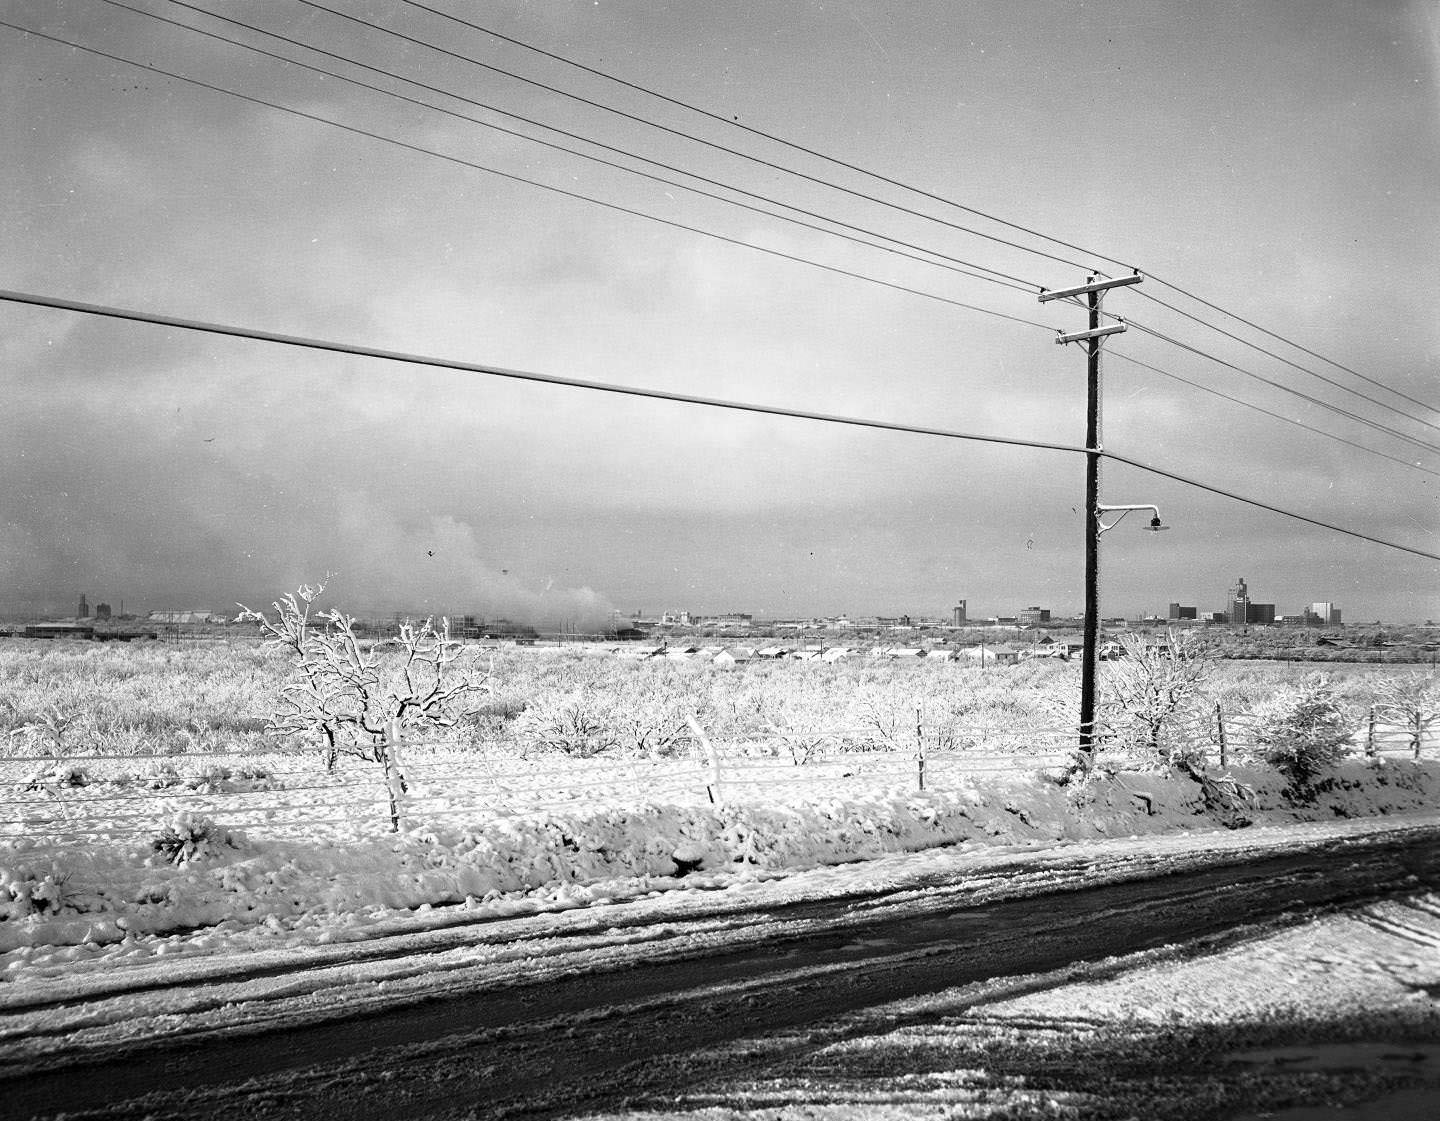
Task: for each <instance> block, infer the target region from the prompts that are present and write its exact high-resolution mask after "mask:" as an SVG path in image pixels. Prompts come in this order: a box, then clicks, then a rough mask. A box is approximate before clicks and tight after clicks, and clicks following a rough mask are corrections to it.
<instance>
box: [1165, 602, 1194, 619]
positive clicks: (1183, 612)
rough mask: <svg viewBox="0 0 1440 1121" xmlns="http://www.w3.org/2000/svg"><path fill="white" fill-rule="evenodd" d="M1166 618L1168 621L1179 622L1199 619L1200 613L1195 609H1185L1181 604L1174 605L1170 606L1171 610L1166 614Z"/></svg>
mask: <svg viewBox="0 0 1440 1121" xmlns="http://www.w3.org/2000/svg"><path fill="white" fill-rule="evenodd" d="M1165 617H1166V618H1167V619H1173V620H1174V621H1176V622H1179V621H1180V620H1182V619H1194V618H1197V617H1198V612H1197V611H1196V609H1195V608H1193V607H1185V606H1184V605H1182V604H1179V603H1172V604H1171V605H1170V610H1169V611H1167V612H1166V615H1165Z"/></svg>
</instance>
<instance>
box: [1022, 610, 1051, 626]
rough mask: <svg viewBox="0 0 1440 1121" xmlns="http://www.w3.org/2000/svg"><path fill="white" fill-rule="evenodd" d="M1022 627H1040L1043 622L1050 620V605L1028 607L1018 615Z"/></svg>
mask: <svg viewBox="0 0 1440 1121" xmlns="http://www.w3.org/2000/svg"><path fill="white" fill-rule="evenodd" d="M1017 618H1018V619H1019V620H1020V625H1021V626H1022V627H1038V626H1040V625H1041V624H1042V623H1048V622H1049V621H1050V609H1049V608H1048V607H1027V608H1026V609H1025V610H1024V611H1022V612H1020V614H1019V615H1018V616H1017Z"/></svg>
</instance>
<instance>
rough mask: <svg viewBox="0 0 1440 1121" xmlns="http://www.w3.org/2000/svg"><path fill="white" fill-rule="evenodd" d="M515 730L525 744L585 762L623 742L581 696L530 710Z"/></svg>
mask: <svg viewBox="0 0 1440 1121" xmlns="http://www.w3.org/2000/svg"><path fill="white" fill-rule="evenodd" d="M515 729H516V732H517V733H518V734H519V735H520V736H521V738H522V740H524V741H528V742H530V743H534V744H536V745H538V746H540V747H543V748H545V749H547V750H549V751H560V752H563V753H564V754H566V755H573V756H575V757H577V758H581V759H587V758H589V757H590V756H592V755H599V754H600V753H601V752H603V751H608V750H610V749H611V748H613V747H615V746H616V744H617V743H619V736H618V735H617V733H616V731H615V729H614V728H613V727H612V726H611V725H610V723H609V722H608V721H606V720H604V719H603V718H602V716H601V715H600V714H599V713H598V712H596V711H595V709H594V707H593V706H592V705H590V704H587V702H586V700H585V698H584V697H583V696H581V695H580V694H579V693H574V694H572V695H570V696H568V697H565V698H562V699H559V700H547V701H544V702H542V703H540V704H538V705H535V706H533V707H531V708H528V709H526V710H525V712H524V713H523V714H522V715H521V716H520V717H519V718H518V719H517V720H516V721H515Z"/></svg>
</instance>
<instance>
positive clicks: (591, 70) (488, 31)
mask: <svg viewBox="0 0 1440 1121" xmlns="http://www.w3.org/2000/svg"><path fill="white" fill-rule="evenodd" d="M400 2H401V3H402V4H407V5H408V6H410V7H412V8H418V9H420V10H421V11H424V12H429V13H430V14H431V15H435V16H439V17H440V18H441V19H446V20H449V21H451V22H452V23H457V24H460V25H461V26H462V27H468V28H470V29H471V30H473V31H479V32H481V33H482V34H485V35H490V36H492V37H494V38H496V39H499V40H501V41H502V42H505V43H510V44H511V45H512V46H516V47H520V48H522V49H524V50H527V51H531V52H533V53H535V54H538V55H542V56H543V57H545V58H549V59H553V60H554V61H556V62H561V63H564V64H565V65H566V66H573V67H574V68H575V69H577V70H582V71H584V72H585V73H586V74H591V75H594V76H595V77H597V78H604V79H605V80H606V81H609V82H614V83H616V84H617V85H620V86H624V87H625V88H626V89H631V90H635V91H636V92H637V93H643V94H647V95H649V96H650V97H654V98H657V99H659V100H660V101H663V102H666V103H667V104H669V105H674V106H677V107H678V108H681V109H686V110H689V111H690V112H692V113H698V114H699V115H700V116H702V117H708V118H709V119H710V120H712V121H719V122H720V123H721V124H723V125H728V126H729V127H730V128H737V129H739V130H741V131H742V132H748V133H749V134H750V135H751V136H758V137H761V138H762V139H764V140H769V141H772V142H773V143H776V144H780V145H783V146H784V147H786V148H789V149H791V150H792V151H796V152H801V153H803V154H804V155H807V156H814V157H815V158H816V159H821V160H824V161H826V162H827V163H831V164H834V165H835V166H836V167H843V168H845V169H846V170H847V171H854V172H857V173H859V174H861V175H866V176H869V177H870V178H871V179H875V180H878V181H879V182H881V183H886V184H888V185H890V186H892V187H899V188H900V189H901V190H903V191H909V192H910V193H911V194H915V195H919V196H920V197H921V198H927V199H930V200H931V201H933V202H939V203H943V204H944V205H946V206H952V207H954V208H955V209H956V210H962V211H964V212H965V213H967V214H974V215H975V216H976V217H977V218H984V219H986V220H987V221H990V222H994V223H996V224H997V225H1000V226H1005V227H1007V228H1008V229H1012V230H1016V231H1018V232H1019V233H1024V234H1029V235H1030V236H1031V237H1038V238H1040V239H1041V240H1042V241H1048V242H1050V244H1052V245H1059V246H1062V247H1063V248H1065V249H1073V250H1074V251H1075V252H1076V253H1083V254H1085V255H1086V256H1089V257H1094V258H1095V259H1096V260H1099V261H1106V262H1108V263H1110V264H1112V265H1118V266H1120V267H1121V268H1124V269H1128V268H1129V267H1130V266H1129V265H1127V264H1125V262H1123V261H1118V260H1116V259H1115V258H1114V257H1107V256H1105V254H1103V253H1099V252H1096V251H1095V250H1093V249H1086V248H1085V247H1084V246H1081V245H1074V244H1072V243H1071V242H1068V241H1064V240H1062V239H1060V238H1058V237H1051V236H1050V235H1049V234H1044V233H1041V232H1040V231H1039V230H1033V229H1031V228H1030V227H1028V226H1022V225H1020V224H1019V223H1018V222H1011V221H1008V220H1006V219H1004V218H1001V217H998V216H997V215H994V214H989V213H987V212H986V211H984V210H979V209H977V208H975V207H973V206H966V205H965V204H964V203H960V202H956V201H955V200H954V199H949V198H946V197H945V196H943V195H937V194H932V193H931V192H929V191H926V190H924V189H922V188H920V187H916V186H913V185H912V184H909V183H905V182H903V181H901V180H899V179H892V178H891V177H889V176H887V175H884V174H882V173H881V172H878V171H871V170H869V169H867V168H864V167H860V166H859V165H857V164H853V163H848V162H846V161H845V160H843V159H841V158H840V157H838V156H832V155H829V154H827V153H825V152H820V151H817V150H815V149H814V148H807V147H805V145H803V144H798V143H796V142H795V141H793V140H786V139H785V138H784V137H782V136H777V135H775V134H774V133H771V132H766V131H764V130H763V129H759V128H755V127H754V126H752V125H746V124H741V123H740V122H739V121H738V120H735V119H733V118H730V117H725V116H722V115H721V114H719V113H714V112H711V111H710V110H709V109H702V108H701V107H700V106H698V105H694V104H692V103H690V102H688V101H682V100H680V99H679V98H676V97H670V96H669V95H668V94H663V93H660V92H659V91H658V90H654V89H651V88H650V87H649V86H643V85H640V84H638V83H636V82H630V81H626V80H625V79H624V78H620V77H617V76H616V75H614V74H610V73H608V72H606V71H604V70H598V69H596V68H595V67H593V66H586V65H585V64H584V63H583V62H576V61H575V60H574V59H573V58H567V57H566V56H564V55H561V54H556V53H554V52H552V51H547V50H544V49H543V48H541V47H537V46H534V45H533V44H531V43H526V42H524V41H523V40H521V39H516V38H514V37H513V36H510V35H505V34H503V33H502V32H499V31H496V30H495V29H494V28H490V27H482V26H481V25H480V24H478V23H472V22H471V21H469V20H466V19H461V18H460V17H459V16H455V15H451V14H450V13H449V12H444V11H441V10H440V9H439V8H432V7H430V6H429V5H428V4H421V3H417V2H416V0H400ZM830 185H831V186H834V184H830ZM867 197H868V196H867ZM877 201H878V200H877ZM884 205H886V206H891V205H893V204H892V203H885V204H884ZM907 213H913V211H909V212H907ZM922 217H925V218H927V219H929V220H931V221H940V219H938V218H934V217H932V216H931V215H928V214H927V215H922ZM966 232H967V233H977V236H980V237H984V236H986V235H984V234H978V232H977V231H974V230H968V229H967V230H966ZM1004 244H1006V245H1013V244H1014V243H1013V242H1008V241H1007V242H1005V243H1004ZM1017 248H1024V247H1019V246H1017ZM1025 252H1027V253H1033V252H1038V251H1037V250H1033V249H1025ZM1040 255H1041V256H1048V254H1040ZM1050 259H1051V260H1060V258H1055V257H1051V258H1050ZM1061 263H1062V264H1068V265H1073V266H1074V267H1076V268H1086V267H1087V266H1085V265H1082V264H1079V263H1077V262H1074V261H1063V260H1062V261H1061Z"/></svg>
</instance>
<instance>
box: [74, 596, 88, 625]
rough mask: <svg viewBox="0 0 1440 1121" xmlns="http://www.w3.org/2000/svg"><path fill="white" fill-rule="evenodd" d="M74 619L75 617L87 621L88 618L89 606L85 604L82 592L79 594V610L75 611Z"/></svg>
mask: <svg viewBox="0 0 1440 1121" xmlns="http://www.w3.org/2000/svg"><path fill="white" fill-rule="evenodd" d="M75 617H76V618H77V619H88V618H90V605H89V604H88V603H86V602H85V593H84V592H81V593H80V608H79V610H77V611H76V612H75Z"/></svg>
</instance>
